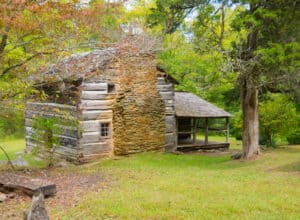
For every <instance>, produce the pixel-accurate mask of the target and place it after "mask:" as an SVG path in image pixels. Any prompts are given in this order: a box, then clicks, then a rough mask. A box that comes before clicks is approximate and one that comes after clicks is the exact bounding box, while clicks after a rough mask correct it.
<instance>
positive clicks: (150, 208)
mask: <svg viewBox="0 0 300 220" xmlns="http://www.w3.org/2000/svg"><path fill="white" fill-rule="evenodd" d="M231 142H234V143H233V144H232V145H234V144H236V145H234V148H239V147H240V142H235V140H233V139H231ZM3 145H4V144H3ZM6 146H8V147H9V146H20V148H18V149H17V150H16V151H20V149H22V148H23V147H24V142H23V141H20V140H19V141H13V142H11V143H6ZM16 148H17V147H16ZM13 149H15V148H14V147H11V148H10V150H9V151H10V152H13V151H14V150H13ZM1 157H2V156H1ZM1 157H0V158H1ZM61 169H62V170H61V172H83V173H97V172H100V173H102V174H104V176H109V182H106V183H105V185H108V187H106V188H102V189H101V190H100V191H99V192H94V191H87V192H86V194H85V195H84V196H82V197H81V198H80V199H79V203H78V204H77V205H76V206H74V207H71V208H70V207H69V208H67V209H66V208H63V207H56V206H53V205H52V206H51V207H48V208H49V211H50V217H51V218H52V219H251V220H252V219H268V220H269V219H300V208H299V207H300V146H299V145H298V146H286V147H280V148H277V149H271V150H267V151H264V152H263V154H262V155H261V156H260V157H259V159H257V160H255V161H247V162H242V161H232V160H231V159H230V156H229V155H223V156H213V155H210V156H209V155H174V154H166V153H142V154H136V155H132V156H130V157H121V158H120V159H118V160H112V159H106V160H100V161H99V162H96V163H93V164H87V165H82V166H76V167H72V168H61ZM68 169H69V170H68ZM58 171H59V170H58ZM100 188H101V187H100Z"/></svg>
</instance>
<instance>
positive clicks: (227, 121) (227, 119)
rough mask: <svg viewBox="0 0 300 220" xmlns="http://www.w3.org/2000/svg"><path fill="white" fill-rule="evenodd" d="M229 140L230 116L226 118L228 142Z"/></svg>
mask: <svg viewBox="0 0 300 220" xmlns="http://www.w3.org/2000/svg"><path fill="white" fill-rule="evenodd" d="M228 142H229V118H228V117H227V118H226V143H228Z"/></svg>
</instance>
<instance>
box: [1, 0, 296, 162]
mask: <svg viewBox="0 0 300 220" xmlns="http://www.w3.org/2000/svg"><path fill="white" fill-rule="evenodd" d="M299 7H300V6H299V2H297V1H292V0H289V1H282V0H272V1H258V0H249V1H244V0H241V1H237V0H235V1H226V0H220V1H208V0H196V1H188V0H156V1H155V0H153V1H148V0H136V1H127V2H126V1H125V2H123V1H119V2H118V1H114V3H110V1H96V0H95V1H89V2H88V1H87V2H86V3H83V2H82V1H27V0H25V1H24V0H23V1H21V0H20V1H18V0H15V1H1V4H0V11H1V13H0V17H1V19H0V101H1V106H2V108H1V109H0V135H1V138H3V137H6V136H9V135H19V136H20V135H21V136H22V135H23V133H24V127H23V126H24V125H23V124H24V123H23V120H24V118H23V107H24V99H25V97H26V96H28V95H29V94H32V93H35V92H36V91H35V89H34V88H32V87H31V82H30V81H28V79H29V78H30V76H32V75H34V74H37V72H38V71H37V70H38V69H39V68H41V67H43V66H45V65H46V64H49V63H53V62H56V61H57V60H58V59H60V58H62V57H65V56H68V55H70V54H72V53H77V52H83V51H89V50H91V49H97V48H106V47H111V46H113V45H114V43H116V42H118V41H119V40H120V38H121V37H123V36H124V35H129V34H139V33H141V32H147V33H148V34H149V35H151V36H152V37H153V38H154V39H156V40H157V41H158V40H159V41H161V44H160V48H159V49H160V50H159V52H158V53H157V58H158V60H159V62H160V64H161V66H162V67H163V68H164V69H165V70H166V71H167V72H168V73H170V74H171V75H172V76H173V77H174V78H175V79H176V80H178V81H179V82H180V84H179V85H178V86H177V88H176V89H177V90H185V91H190V92H193V93H195V94H197V95H199V96H201V97H203V98H205V99H207V100H209V101H211V102H213V103H215V104H217V105H218V106H220V107H223V108H224V109H225V110H227V111H229V112H230V113H232V114H233V115H234V118H233V123H232V124H231V135H233V136H235V137H236V138H239V139H241V138H242V139H243V156H244V158H253V157H255V156H256V155H257V154H259V144H265V145H267V146H275V145H276V144H280V143H286V142H289V143H299V139H300V130H299V123H300V113H299V111H300V104H299V103H300V89H299V88H300V81H299V80H300V72H299V27H300V25H299V21H300V18H299V17H300V10H299Z"/></svg>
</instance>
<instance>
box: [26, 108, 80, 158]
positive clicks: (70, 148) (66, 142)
mask: <svg viewBox="0 0 300 220" xmlns="http://www.w3.org/2000/svg"><path fill="white" fill-rule="evenodd" d="M77 114H78V111H77V108H76V107H75V106H71V105H62V104H57V103H41V102H27V103H26V112H25V134H26V136H25V138H26V151H27V152H30V151H31V150H32V149H33V148H34V147H37V146H41V147H42V146H43V144H44V140H42V139H41V138H37V137H35V135H33V134H34V129H33V124H34V120H35V119H37V118H38V117H44V118H51V117H57V118H61V119H62V121H64V122H68V121H69V122H70V125H69V126H67V125H65V124H66V123H63V124H58V126H60V127H61V131H62V132H61V133H60V134H54V136H58V137H59V142H60V145H59V146H58V148H57V150H56V153H57V154H59V155H61V156H63V157H67V158H69V159H72V160H77V158H78V137H79V135H80V133H79V131H78V127H77V126H76V121H77V117H78V115H77Z"/></svg>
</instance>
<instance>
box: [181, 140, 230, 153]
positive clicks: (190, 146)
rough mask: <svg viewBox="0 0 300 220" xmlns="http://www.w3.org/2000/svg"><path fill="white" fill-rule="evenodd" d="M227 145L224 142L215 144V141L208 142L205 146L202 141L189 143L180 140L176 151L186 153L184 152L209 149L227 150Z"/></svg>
mask: <svg viewBox="0 0 300 220" xmlns="http://www.w3.org/2000/svg"><path fill="white" fill-rule="evenodd" d="M229 145H230V144H229V143H226V142H215V141H209V142H208V143H207V144H205V141H203V140H196V141H195V143H191V140H183V141H182V140H181V141H179V143H178V146H177V150H178V151H182V152H186V151H193V150H199V149H204V150H209V149H220V148H222V149H228V148H229Z"/></svg>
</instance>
